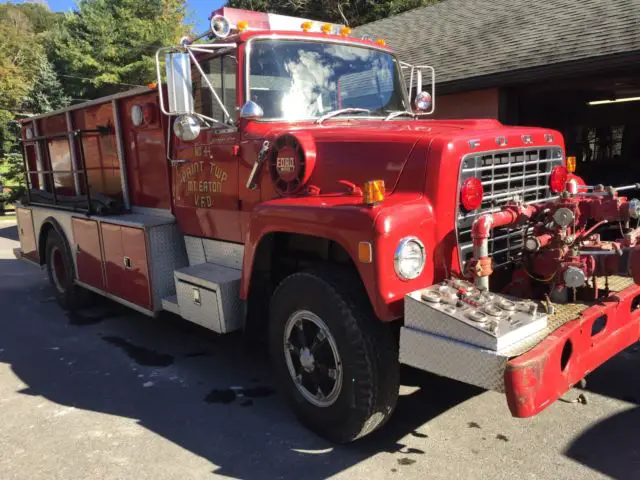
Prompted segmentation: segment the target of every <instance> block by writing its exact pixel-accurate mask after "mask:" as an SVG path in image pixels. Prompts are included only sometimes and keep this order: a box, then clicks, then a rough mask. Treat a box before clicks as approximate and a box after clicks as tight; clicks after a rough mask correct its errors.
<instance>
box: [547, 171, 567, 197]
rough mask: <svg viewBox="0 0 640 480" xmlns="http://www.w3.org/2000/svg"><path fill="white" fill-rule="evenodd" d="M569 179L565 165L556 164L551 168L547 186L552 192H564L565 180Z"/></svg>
mask: <svg viewBox="0 0 640 480" xmlns="http://www.w3.org/2000/svg"><path fill="white" fill-rule="evenodd" d="M568 179H569V171H568V170H567V169H566V167H563V166H561V165H560V166H557V167H555V168H554V169H553V170H551V174H550V175H549V188H550V189H551V191H552V192H553V193H560V192H564V190H565V188H566V186H567V180H568Z"/></svg>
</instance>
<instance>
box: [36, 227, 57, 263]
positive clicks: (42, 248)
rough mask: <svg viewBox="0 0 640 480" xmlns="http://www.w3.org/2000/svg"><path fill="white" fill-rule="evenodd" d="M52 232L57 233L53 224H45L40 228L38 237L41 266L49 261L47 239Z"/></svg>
mask: <svg viewBox="0 0 640 480" xmlns="http://www.w3.org/2000/svg"><path fill="white" fill-rule="evenodd" d="M52 230H53V231H55V228H54V226H53V224H51V222H44V223H43V224H42V227H41V228H40V235H39V236H38V257H40V265H44V264H45V263H46V261H47V258H46V257H47V237H48V236H49V232H50V231H52Z"/></svg>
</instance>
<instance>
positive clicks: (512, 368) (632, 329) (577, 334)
mask: <svg viewBox="0 0 640 480" xmlns="http://www.w3.org/2000/svg"><path fill="white" fill-rule="evenodd" d="M639 296H640V287H639V286H637V285H633V286H631V287H629V288H627V289H626V290H623V291H622V292H620V293H618V294H616V295H613V296H611V297H609V298H608V299H606V300H604V301H602V302H601V304H599V305H595V306H593V307H591V308H589V309H587V310H586V311H584V312H583V313H582V315H581V316H580V317H578V318H577V319H576V320H573V321H571V322H569V323H567V324H565V325H564V326H562V327H561V328H559V329H558V330H556V331H555V332H553V333H552V334H551V335H549V336H548V337H547V338H546V339H545V340H543V341H542V342H541V343H540V344H538V345H537V346H536V347H535V348H533V349H532V350H530V351H529V352H527V353H525V354H524V355H521V356H520V357H517V358H514V359H513V360H511V361H510V362H509V363H508V364H507V368H506V371H505V376H504V381H505V387H506V395H507V403H508V405H509V409H510V410H511V413H512V414H513V416H515V417H530V416H532V415H535V414H537V413H539V412H540V411H542V410H544V409H545V408H546V407H548V406H549V405H551V404H552V403H553V402H554V401H556V400H557V399H558V398H560V397H561V396H562V395H563V394H564V393H565V392H566V391H567V390H568V389H570V388H571V387H572V386H573V385H575V384H577V383H578V382H579V381H580V380H582V379H583V378H584V377H585V376H586V375H587V374H588V373H590V372H592V371H593V370H594V369H596V368H597V367H599V366H600V365H602V364H603V363H604V362H605V361H607V360H608V359H609V358H611V357H613V356H614V355H615V354H617V353H619V352H621V351H622V350H623V349H625V348H626V347H628V346H630V345H632V344H634V343H635V342H637V341H638V339H639V338H640V309H638V305H637V299H638V298H639ZM603 315H606V316H607V320H606V325H605V327H604V329H603V330H602V331H600V332H599V333H597V334H596V335H595V336H592V335H591V332H592V325H593V323H594V322H595V321H596V320H597V319H598V318H600V317H601V316H603ZM567 342H570V344H571V347H565V345H566V344H567ZM569 348H570V349H571V355H570V357H568V363H567V364H566V367H565V368H564V370H563V369H562V357H563V350H565V355H566V351H567V350H568V349H569Z"/></svg>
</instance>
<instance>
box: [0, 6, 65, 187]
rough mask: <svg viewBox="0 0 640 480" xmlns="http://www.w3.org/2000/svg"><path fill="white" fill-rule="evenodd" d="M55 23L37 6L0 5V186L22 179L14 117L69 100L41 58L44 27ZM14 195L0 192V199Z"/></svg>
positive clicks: (52, 16)
mask: <svg viewBox="0 0 640 480" xmlns="http://www.w3.org/2000/svg"><path fill="white" fill-rule="evenodd" d="M55 24H56V15H55V14H52V13H51V12H49V11H48V10H47V9H46V8H44V7H42V6H40V5H34V4H20V5H13V4H3V5H0V186H2V185H4V186H14V187H19V186H20V184H21V183H22V181H23V173H22V156H21V155H20V153H19V147H18V144H17V138H18V136H19V132H20V129H19V127H18V124H17V119H18V118H19V117H20V116H25V115H27V114H29V113H44V112H47V111H50V110H53V109H56V108H60V107H62V106H64V105H66V104H67V103H68V99H67V97H65V96H64V94H63V93H62V86H61V84H60V82H59V80H58V78H57V75H56V73H55V71H54V69H53V66H52V65H51V63H50V62H49V60H48V59H47V56H46V48H45V44H46V42H47V38H48V37H47V34H48V33H50V31H48V30H47V28H50V27H51V28H53V27H55ZM21 188H23V187H21ZM19 194H20V188H17V189H12V190H11V192H9V193H3V192H2V191H0V200H7V199H12V198H15V197H16V196H17V195H19Z"/></svg>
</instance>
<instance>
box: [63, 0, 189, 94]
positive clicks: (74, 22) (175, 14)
mask: <svg viewBox="0 0 640 480" xmlns="http://www.w3.org/2000/svg"><path fill="white" fill-rule="evenodd" d="M184 3H185V2H184V0H80V1H79V3H78V10H77V11H74V12H70V13H67V14H66V15H65V17H64V19H63V21H62V22H61V25H60V27H59V28H58V29H57V31H56V36H55V39H54V45H55V49H54V52H55V53H54V54H53V60H54V64H55V66H56V68H57V70H58V71H59V72H64V73H63V75H65V77H64V79H65V82H64V85H65V90H66V91H67V92H68V93H69V94H72V95H73V97H75V98H78V97H82V98H94V97H97V96H102V95H107V94H110V93H114V92H115V91H118V90H123V89H126V88H129V87H131V86H136V85H145V84H147V83H150V82H152V81H153V80H154V78H155V63H154V61H155V60H154V55H155V51H156V50H157V49H158V48H159V47H161V46H166V45H174V44H176V43H178V41H179V39H180V37H181V36H182V35H184V34H186V33H187V27H186V26H185V25H184V18H185V5H184ZM123 87H124V88H123Z"/></svg>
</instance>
